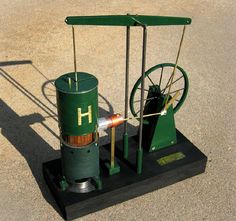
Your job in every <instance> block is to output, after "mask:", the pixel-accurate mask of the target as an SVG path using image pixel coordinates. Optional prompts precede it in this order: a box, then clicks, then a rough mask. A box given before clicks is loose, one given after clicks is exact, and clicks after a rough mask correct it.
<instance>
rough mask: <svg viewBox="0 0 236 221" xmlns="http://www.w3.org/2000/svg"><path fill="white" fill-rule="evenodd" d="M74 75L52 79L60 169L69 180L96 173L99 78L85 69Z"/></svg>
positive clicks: (74, 180)
mask: <svg viewBox="0 0 236 221" xmlns="http://www.w3.org/2000/svg"><path fill="white" fill-rule="evenodd" d="M77 79H78V81H77V82H76V80H75V73H74V72H73V73H67V74H64V75H62V76H60V77H59V78H58V79H57V80H56V81H55V86H56V93H57V109H58V124H59V129H60V135H61V136H60V137H61V157H62V173H63V176H64V177H65V179H66V181H67V182H68V183H69V184H76V183H79V182H81V180H83V179H88V178H93V177H98V176H99V149H98V144H97V140H96V133H97V118H98V90H97V86H98V80H97V78H96V77H95V76H93V75H91V74H88V73H84V72H78V73H77Z"/></svg>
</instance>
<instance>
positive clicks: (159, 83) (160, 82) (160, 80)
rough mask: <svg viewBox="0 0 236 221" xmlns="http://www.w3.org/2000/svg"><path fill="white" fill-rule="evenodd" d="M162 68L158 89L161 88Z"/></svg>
mask: <svg viewBox="0 0 236 221" xmlns="http://www.w3.org/2000/svg"><path fill="white" fill-rule="evenodd" d="M163 70H164V68H163V67H162V68H161V76H160V81H159V87H160V88H161V80H162V74H163Z"/></svg>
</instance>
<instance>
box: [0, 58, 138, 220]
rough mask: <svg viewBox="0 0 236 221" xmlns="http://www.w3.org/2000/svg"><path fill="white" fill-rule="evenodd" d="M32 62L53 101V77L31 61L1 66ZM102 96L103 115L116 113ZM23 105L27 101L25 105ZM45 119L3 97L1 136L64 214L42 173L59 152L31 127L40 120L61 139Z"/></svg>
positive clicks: (31, 96)
mask: <svg viewBox="0 0 236 221" xmlns="http://www.w3.org/2000/svg"><path fill="white" fill-rule="evenodd" d="M24 64H27V65H32V66H33V67H34V69H35V70H37V72H38V73H39V74H40V75H42V76H44V77H45V78H46V80H47V81H46V82H44V83H43V84H42V87H41V89H42V94H43V96H44V97H45V98H46V100H47V101H48V102H49V103H51V104H52V105H53V106H55V104H53V103H52V102H51V100H50V99H49V98H48V97H47V95H46V94H45V93H44V88H45V86H46V85H48V84H51V83H53V81H54V80H50V79H48V78H47V77H46V76H45V75H44V74H43V73H42V72H40V71H39V69H38V68H37V67H36V66H35V65H33V63H32V61H30V60H26V61H12V62H10V61H7V62H0V67H4V66H9V65H24ZM0 74H1V76H2V77H3V78H4V79H5V80H7V81H8V82H9V83H11V85H12V86H13V87H14V88H15V89H16V90H18V91H20V92H21V93H22V94H23V95H25V96H26V97H27V98H28V99H29V100H30V101H31V102H33V103H34V104H36V105H37V106H38V107H39V108H40V109H42V110H43V111H44V112H45V114H47V116H48V117H51V118H52V119H54V120H55V121H57V114H56V112H55V111H54V110H53V109H51V108H50V107H49V106H48V105H46V104H45V103H44V102H42V101H41V100H40V99H39V98H37V97H36V96H35V95H34V94H32V93H31V92H30V91H28V90H27V89H26V88H25V87H24V86H23V85H21V84H20V83H19V82H18V81H16V80H15V79H14V78H13V77H12V76H11V75H10V74H9V73H7V72H6V71H5V70H3V69H2V68H0ZM99 97H100V98H101V99H102V100H103V101H104V102H105V103H106V104H107V106H108V110H105V109H103V108H99V114H100V116H107V115H110V114H112V113H113V107H112V105H111V104H110V102H109V101H108V100H107V99H106V98H105V97H103V96H102V95H101V94H99ZM22 105H24V104H22ZM45 121H46V119H45V118H44V117H43V116H42V115H40V114H39V113H33V114H30V115H26V116H19V115H18V114H17V113H16V112H15V111H14V110H13V109H12V108H11V107H10V106H9V105H8V104H7V103H6V102H4V101H3V100H2V99H0V127H1V128H2V135H3V136H4V137H5V138H6V139H7V140H8V141H9V142H10V143H11V144H12V145H13V146H14V147H15V148H16V150H17V151H18V152H19V153H20V154H21V155H22V156H23V157H24V158H25V160H26V161H27V163H28V165H29V168H30V170H31V172H32V174H33V176H34V177H35V180H36V181H37V183H38V186H39V189H40V191H41V192H42V195H43V197H44V198H45V200H46V201H47V202H48V203H49V204H50V205H51V206H52V207H53V208H54V209H55V210H56V211H57V212H58V213H59V214H60V215H61V216H62V214H61V212H60V211H59V208H58V207H57V205H56V203H55V201H54V199H53V197H52V195H51V194H50V192H49V189H48V187H47V185H46V183H45V181H44V178H43V174H42V163H44V162H46V161H49V160H52V159H55V158H58V157H60V151H58V150H55V149H54V148H53V147H51V146H50V145H49V144H48V143H47V142H46V141H45V140H44V139H43V138H42V137H41V136H40V135H39V134H37V133H36V132H35V131H34V130H33V129H32V128H31V126H30V125H31V124H34V123H40V124H41V126H43V127H45V128H46V129H47V130H48V131H49V132H50V133H51V134H52V135H53V136H55V137H56V138H58V139H59V137H58V135H57V133H55V132H54V131H53V130H52V129H51V128H50V127H48V126H47V125H46V124H45V123H44V122H45ZM128 129H129V131H130V132H131V133H135V131H136V129H135V127H134V126H132V125H131V124H128ZM108 136H109V131H107V132H106V136H105V137H102V138H101V140H100V142H101V143H104V141H106V140H107V139H108Z"/></svg>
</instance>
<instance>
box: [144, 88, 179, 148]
mask: <svg viewBox="0 0 236 221" xmlns="http://www.w3.org/2000/svg"><path fill="white" fill-rule="evenodd" d="M155 88H156V87H155V86H151V87H150V88H149V93H148V97H149V96H151V97H153V96H155V97H158V98H157V99H155V100H151V101H150V102H148V103H146V105H145V108H144V114H150V113H156V112H160V111H161V110H163V108H164V105H165V103H164V100H165V97H164V96H163V95H161V94H160V93H159V92H158V91H159V90H158V89H156V90H155ZM170 99H171V97H170ZM146 121H147V124H144V125H143V148H144V149H146V150H147V151H149V152H152V151H156V150H159V149H162V148H164V147H168V146H171V145H173V144H175V143H176V142H177V137H176V129H175V121H174V111H173V107H172V106H170V107H169V109H168V110H167V114H166V115H163V116H161V115H156V116H150V117H147V118H146Z"/></svg>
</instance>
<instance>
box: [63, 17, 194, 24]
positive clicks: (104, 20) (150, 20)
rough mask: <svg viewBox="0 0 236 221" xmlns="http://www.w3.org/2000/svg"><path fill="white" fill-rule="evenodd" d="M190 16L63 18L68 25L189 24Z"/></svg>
mask: <svg viewBox="0 0 236 221" xmlns="http://www.w3.org/2000/svg"><path fill="white" fill-rule="evenodd" d="M191 21H192V20H191V18H186V17H170V16H150V15H99V16H69V17H67V18H66V19H65V22H66V24H68V25H101V26H140V25H145V26H160V25H189V24H191Z"/></svg>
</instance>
